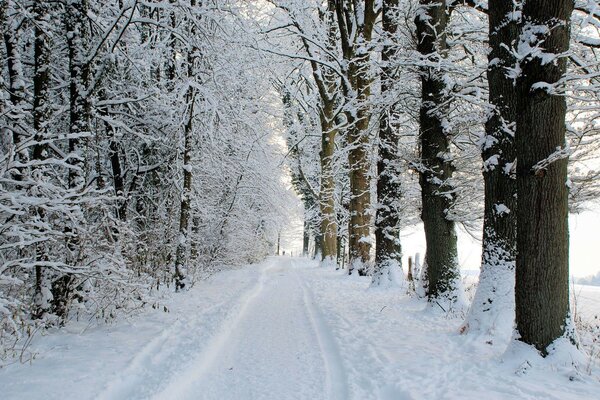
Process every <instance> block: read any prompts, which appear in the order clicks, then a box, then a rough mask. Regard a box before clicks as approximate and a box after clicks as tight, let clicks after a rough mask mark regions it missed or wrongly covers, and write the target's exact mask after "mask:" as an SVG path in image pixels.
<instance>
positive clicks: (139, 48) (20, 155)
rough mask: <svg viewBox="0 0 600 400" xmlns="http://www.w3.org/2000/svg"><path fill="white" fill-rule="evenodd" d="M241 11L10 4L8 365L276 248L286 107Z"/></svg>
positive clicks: (5, 16)
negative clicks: (40, 339) (17, 354)
mask: <svg viewBox="0 0 600 400" xmlns="http://www.w3.org/2000/svg"><path fill="white" fill-rule="evenodd" d="M236 4H238V5H240V7H242V6H244V4H243V3H240V2H233V1H232V2H223V1H220V0H219V1H216V0H210V1H209V0H189V1H167V0H165V1H138V0H115V1H96V0H69V1H44V0H34V1H21V0H1V1H0V24H1V25H2V39H3V41H2V45H1V46H0V52H1V54H0V56H1V58H2V70H1V74H0V133H1V135H0V355H6V354H7V353H6V352H8V351H9V350H10V349H11V348H13V346H14V345H15V343H19V342H18V339H19V338H20V337H26V336H27V334H29V333H31V332H33V331H35V330H37V329H38V328H44V327H47V326H54V325H61V324H63V323H64V322H65V320H67V319H69V318H73V317H76V316H77V315H88V316H89V315H92V316H96V317H98V318H103V319H110V318H112V317H114V316H115V315H117V314H118V313H120V312H127V311H129V310H131V309H135V308H137V307H140V306H142V305H144V304H146V303H149V302H152V301H153V296H152V293H153V292H156V291H158V290H160V289H161V288H164V287H166V286H167V287H172V286H175V287H176V288H177V289H180V288H183V287H189V286H190V285H192V284H193V282H194V281H195V280H197V279H199V278H202V277H204V276H206V275H207V274H209V273H210V272H211V271H212V270H214V269H215V268H217V267H222V266H227V265H238V264H242V263H248V262H254V261H257V260H260V259H262V258H263V257H265V256H266V255H267V254H270V253H272V252H273V246H274V241H275V238H276V236H277V231H278V230H279V229H280V227H279V226H280V224H281V223H282V222H281V221H282V215H283V214H284V210H283V208H282V206H281V201H282V200H283V201H285V199H286V196H287V193H286V192H285V189H284V188H282V185H281V179H282V178H281V174H280V172H279V170H280V168H279V163H280V162H281V160H280V158H281V157H280V156H279V155H278V154H279V153H280V152H281V151H280V149H279V148H277V147H276V144H275V143H274V142H273V141H272V140H271V138H272V135H273V129H272V125H273V118H272V117H271V116H270V115H273V113H267V112H265V111H268V108H266V107H265V108H263V109H259V108H258V107H257V106H256V104H260V103H265V104H270V103H274V100H273V99H269V96H270V93H271V89H270V83H269V81H268V80H267V79H259V78H260V77H261V73H262V72H261V71H263V70H264V69H265V68H266V65H268V62H267V60H265V59H264V58H263V57H261V55H260V54H259V53H257V52H256V51H255V50H253V49H251V48H250V47H249V46H248V45H247V44H244V43H243V42H242V40H241V39H242V38H244V32H245V31H246V30H247V28H248V27H247V26H245V24H246V22H244V21H246V20H248V18H249V17H250V15H248V14H244V13H242V12H241V11H240V9H239V8H236ZM257 77H259V78H257ZM271 97H272V96H271ZM274 99H275V100H277V98H276V97H275V98H274ZM17 347H18V345H17ZM13 349H14V348H13ZM17 350H18V348H17Z"/></svg>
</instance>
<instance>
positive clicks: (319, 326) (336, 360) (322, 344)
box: [294, 271, 349, 400]
mask: <svg viewBox="0 0 600 400" xmlns="http://www.w3.org/2000/svg"><path fill="white" fill-rule="evenodd" d="M294 274H295V275H296V278H297V279H298V284H299V286H300V287H301V288H302V293H303V297H302V300H303V301H304V306H305V308H306V313H307V315H308V317H309V319H310V322H311V324H312V327H313V329H314V331H315V334H316V336H317V341H318V342H319V348H320V349H321V355H322V357H323V361H324V363H325V371H326V382H325V383H326V386H327V398H328V399H341V400H344V399H348V398H349V394H348V378H347V376H346V371H345V369H344V364H343V362H342V357H341V355H340V351H339V349H338V346H337V344H336V343H335V339H334V338H333V335H332V334H331V330H330V328H329V326H327V323H326V322H325V319H324V318H323V316H322V315H321V312H320V310H319V309H318V308H317V306H316V305H315V302H314V296H313V294H312V291H311V289H310V288H309V287H308V286H307V285H306V283H305V282H304V281H303V279H302V278H300V277H299V276H298V273H297V272H296V271H294Z"/></svg>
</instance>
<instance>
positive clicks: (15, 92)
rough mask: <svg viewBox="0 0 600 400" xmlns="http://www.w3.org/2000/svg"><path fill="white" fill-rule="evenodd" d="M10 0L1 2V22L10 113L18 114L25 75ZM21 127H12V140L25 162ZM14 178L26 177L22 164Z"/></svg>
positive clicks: (18, 156) (26, 154) (22, 102)
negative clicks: (11, 22)
mask: <svg viewBox="0 0 600 400" xmlns="http://www.w3.org/2000/svg"><path fill="white" fill-rule="evenodd" d="M9 3H10V2H9V1H8V0H6V1H3V2H2V4H0V17H1V19H0V22H1V24H2V25H1V26H2V30H3V39H4V46H5V48H6V66H7V70H8V79H9V88H10V90H9V100H10V104H11V108H12V110H10V112H9V115H11V114H14V115H15V116H18V115H19V114H20V113H21V112H23V109H22V108H23V107H24V106H25V77H24V76H23V65H22V64H21V55H20V54H19V43H18V37H17V34H18V33H17V32H15V31H14V28H13V27H12V26H11V25H10V21H9V20H8V13H9V12H10V11H11V9H10V7H9ZM18 130H19V128H18V127H17V126H14V127H13V129H12V140H13V146H14V151H15V155H14V159H15V161H16V162H17V163H18V164H24V163H27V161H29V151H28V149H27V148H26V147H25V146H24V145H23V141H24V139H25V138H24V137H23V135H22V134H20V133H19V132H18ZM12 172H13V174H12V176H13V178H14V179H15V180H16V181H20V180H23V179H24V174H25V168H23V167H22V166H21V165H17V167H16V168H15V169H14V170H13V171H12Z"/></svg>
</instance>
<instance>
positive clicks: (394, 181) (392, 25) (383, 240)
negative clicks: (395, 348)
mask: <svg viewBox="0 0 600 400" xmlns="http://www.w3.org/2000/svg"><path fill="white" fill-rule="evenodd" d="M398 4H399V1H398V0H384V1H383V15H382V24H383V31H384V32H385V36H384V38H385V40H386V44H385V45H384V47H383V51H382V54H381V62H382V64H383V65H382V68H381V95H382V97H385V95H386V92H388V90H389V89H390V86H391V82H392V80H393V79H394V77H393V74H394V72H393V68H392V66H391V65H390V64H389V63H390V61H391V59H392V57H393V55H394V51H395V49H396V46H395V45H393V44H389V43H393V42H394V39H395V35H396V31H397V30H398V24H397V22H396V18H397V17H396V13H397V12H398ZM393 109H394V105H392V106H390V107H387V108H386V109H384V110H383V111H382V114H381V119H380V122H379V158H378V160H377V176H378V180H377V203H378V206H377V213H376V216H375V271H374V273H373V283H374V284H376V285H378V284H380V283H381V281H382V279H385V278H387V279H391V277H390V276H389V273H390V269H391V268H398V267H400V268H401V267H402V247H401V244H400V198H401V185H400V175H401V171H400V170H399V165H398V163H399V157H398V142H399V139H400V138H399V135H398V131H397V130H396V129H394V127H393V126H392V121H391V119H390V114H391V113H392V111H393Z"/></svg>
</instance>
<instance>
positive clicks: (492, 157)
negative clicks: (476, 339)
mask: <svg viewBox="0 0 600 400" xmlns="http://www.w3.org/2000/svg"><path fill="white" fill-rule="evenodd" d="M516 11H517V10H515V5H514V4H513V3H512V2H507V1H504V0H490V2H489V7H488V17H489V41H490V47H491V52H490V53H489V55H488V71H487V76H488V85H489V91H490V94H489V96H490V104H491V105H492V106H493V107H494V110H493V113H492V114H491V116H490V118H489V120H488V121H487V123H486V126H485V129H486V136H485V140H484V143H483V144H482V149H481V150H482V153H481V154H482V157H483V164H484V167H483V182H484V185H485V210H484V218H483V243H482V261H481V273H480V275H479V284H478V286H477V291H476V292H475V297H474V299H473V302H472V304H471V308H470V310H469V314H468V316H467V319H466V321H465V325H464V327H465V328H464V329H465V330H466V329H470V330H476V331H477V330H479V331H481V332H482V333H486V334H488V333H492V331H493V330H503V331H506V332H510V331H511V330H512V327H513V323H514V303H513V301H514V284H515V272H514V269H515V257H516V246H517V243H516V240H517V225H516V222H517V198H516V189H517V183H516V180H515V171H514V167H515V160H516V149H515V143H514V136H515V124H516V118H517V102H516V100H517V99H516V90H515V86H514V80H513V79H512V78H511V77H509V76H507V71H508V70H509V68H514V65H515V63H516V60H515V58H514V56H513V53H512V50H511V49H512V46H514V43H515V42H516V40H517V39H518V29H519V21H517V20H516V19H515V18H514V17H513V16H514V15H516V14H515V12H516Z"/></svg>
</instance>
